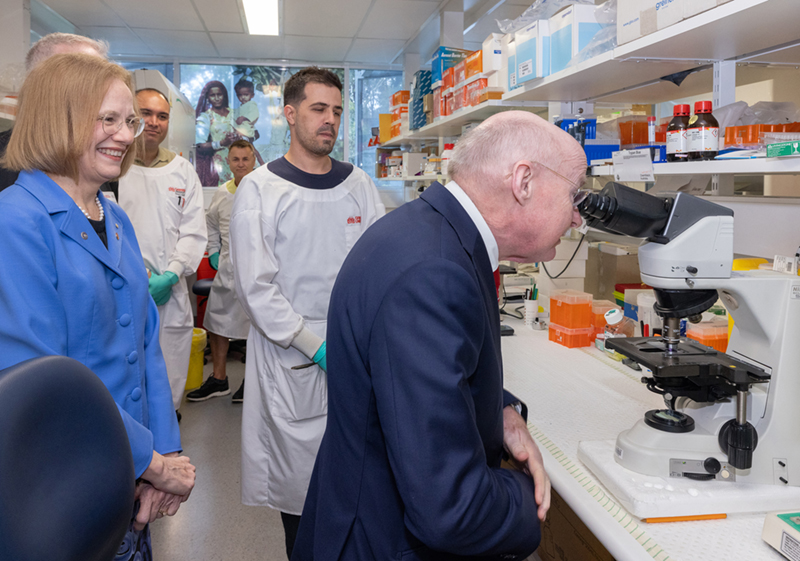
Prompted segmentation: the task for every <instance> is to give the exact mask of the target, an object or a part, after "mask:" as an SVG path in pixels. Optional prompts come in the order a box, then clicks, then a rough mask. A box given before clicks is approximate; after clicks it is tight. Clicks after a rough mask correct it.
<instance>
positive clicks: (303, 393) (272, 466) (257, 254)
mask: <svg viewBox="0 0 800 561" xmlns="http://www.w3.org/2000/svg"><path fill="white" fill-rule="evenodd" d="M384 211H385V209H384V207H383V204H382V203H381V201H380V195H379V194H378V191H377V189H376V188H375V184H374V183H373V182H372V180H371V179H370V178H369V177H368V176H367V175H366V174H365V173H364V172H363V171H362V170H361V169H359V168H354V169H353V172H352V173H351V174H350V176H349V177H348V178H347V179H346V180H345V181H343V182H342V183H341V184H339V185H337V186H336V187H334V188H332V189H325V190H316V189H308V188H303V187H300V186H298V185H295V184H293V183H290V182H288V181H286V180H284V179H282V178H280V177H278V176H277V175H275V174H274V173H272V172H271V171H269V169H268V168H267V166H262V167H260V168H259V169H257V170H255V171H254V172H253V173H250V174H249V175H247V176H246V177H245V178H244V179H242V182H241V183H240V184H239V189H238V190H237V192H236V197H235V200H234V204H233V215H232V217H231V240H230V243H231V259H232V260H233V268H234V278H235V283H236V291H237V294H238V296H239V301H240V302H241V303H242V306H243V307H244V308H245V311H246V312H247V315H248V316H249V317H250V321H251V323H252V327H251V328H250V334H249V336H248V338H247V353H248V356H247V366H246V377H245V380H246V382H245V388H244V410H243V413H242V502H243V503H244V504H247V505H265V506H270V507H272V508H275V509H278V510H280V511H282V512H286V513H289V514H296V515H299V514H301V512H302V510H303V503H304V502H305V497H306V492H307V490H308V484H309V481H310V479H311V470H312V468H313V467H314V460H315V458H316V455H317V451H318V450H319V444H320V441H321V440H322V434H323V433H324V431H325V425H326V420H327V412H328V384H327V375H326V374H325V373H324V372H323V371H322V370H321V369H320V368H319V367H318V366H311V367H308V368H304V369H301V370H291V367H292V366H297V365H302V364H307V363H309V362H310V358H309V357H308V356H305V355H304V354H303V353H301V352H300V351H299V350H297V349H296V348H294V347H292V346H290V345H291V343H292V341H293V340H294V339H295V337H296V336H297V335H298V333H300V332H301V330H303V328H304V327H305V328H308V329H309V330H311V331H312V332H313V333H314V334H316V335H317V336H319V337H320V338H322V339H324V338H325V331H326V324H327V314H328V301H329V300H330V295H331V290H332V289H333V283H334V281H335V280H336V275H337V274H338V272H339V269H340V267H341V265H342V262H343V261H344V258H345V257H346V255H347V253H348V252H349V251H350V249H351V248H352V247H353V245H354V244H355V242H356V240H358V238H359V236H360V235H361V234H362V233H363V232H364V230H365V229H366V228H367V227H368V226H369V225H371V224H372V223H373V222H375V221H376V220H377V219H378V218H380V217H381V216H383V214H384Z"/></svg>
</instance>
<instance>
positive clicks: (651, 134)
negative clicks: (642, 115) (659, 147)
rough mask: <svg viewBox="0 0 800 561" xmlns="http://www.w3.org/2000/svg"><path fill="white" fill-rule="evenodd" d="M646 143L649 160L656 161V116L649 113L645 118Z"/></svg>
mask: <svg viewBox="0 0 800 561" xmlns="http://www.w3.org/2000/svg"><path fill="white" fill-rule="evenodd" d="M647 144H648V146H650V161H652V162H655V161H656V118H655V116H654V115H650V116H649V117H648V118H647Z"/></svg>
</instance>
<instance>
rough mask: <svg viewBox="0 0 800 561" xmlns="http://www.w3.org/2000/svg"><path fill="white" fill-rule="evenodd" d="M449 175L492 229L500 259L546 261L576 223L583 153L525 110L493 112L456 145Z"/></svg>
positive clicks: (583, 172)
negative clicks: (561, 238)
mask: <svg viewBox="0 0 800 561" xmlns="http://www.w3.org/2000/svg"><path fill="white" fill-rule="evenodd" d="M448 169H449V170H450V177H451V178H452V179H453V180H454V181H455V182H456V183H458V184H459V186H461V188H462V189H463V190H464V191H465V192H466V193H467V194H468V195H469V197H470V198H471V199H472V201H473V202H474V203H475V206H476V207H478V210H479V211H480V212H481V215H482V216H483V217H484V219H485V220H486V222H487V224H488V225H489V228H490V229H491V231H492V234H493V235H494V237H495V239H496V240H497V245H498V248H499V250H500V259H501V260H506V259H507V260H512V261H519V262H524V263H528V262H536V261H549V260H551V259H553V257H554V256H555V247H556V246H557V245H558V242H559V239H560V237H561V236H562V235H563V234H564V233H565V232H566V231H567V230H568V229H569V228H570V227H576V226H579V225H580V224H581V217H580V214H579V213H578V210H577V208H576V206H575V204H573V203H574V201H575V200H576V197H581V196H583V191H582V190H583V184H584V182H585V180H586V155H585V154H584V152H583V149H582V148H581V146H580V144H578V142H576V141H575V139H574V138H572V137H571V136H570V135H569V134H567V133H566V132H564V131H563V130H561V129H560V128H558V127H556V126H555V125H552V124H550V123H548V122H547V121H545V120H544V119H542V118H540V117H537V116H536V115H533V114H532V113H527V112H524V111H507V112H504V113H498V114H497V115H494V116H492V117H490V118H489V119H487V120H486V121H484V122H483V123H481V124H480V125H479V126H477V127H476V128H474V129H472V130H471V131H469V132H468V133H467V134H466V135H465V136H464V137H463V138H462V139H461V140H460V141H459V143H458V144H457V145H456V147H455V150H454V153H453V155H452V158H451V159H450V163H449V166H448Z"/></svg>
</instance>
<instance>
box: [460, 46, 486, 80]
mask: <svg viewBox="0 0 800 561" xmlns="http://www.w3.org/2000/svg"><path fill="white" fill-rule="evenodd" d="M464 63H465V65H466V79H467V80H469V79H470V78H472V77H473V76H477V75H478V74H483V51H482V50H481V51H475V52H474V53H472V54H471V55H469V56H468V57H467V58H466V59H464Z"/></svg>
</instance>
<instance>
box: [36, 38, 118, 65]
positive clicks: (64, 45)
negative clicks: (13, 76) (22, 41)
mask: <svg viewBox="0 0 800 561" xmlns="http://www.w3.org/2000/svg"><path fill="white" fill-rule="evenodd" d="M70 53H74V54H80V53H83V54H87V55H94V56H98V57H100V58H103V59H107V58H108V43H106V42H105V41H95V40H94V39H89V38H88V37H84V36H82V35H74V34H72V33H49V34H48V35H45V36H44V37H42V38H41V39H39V40H38V41H36V42H35V43H34V44H33V45H32V46H31V48H30V49H29V50H28V54H27V55H26V57H25V71H26V72H30V71H31V70H33V69H34V68H35V67H36V66H37V65H38V64H40V63H41V62H43V61H44V60H47V59H48V58H50V57H51V56H53V55H64V54H70Z"/></svg>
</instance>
